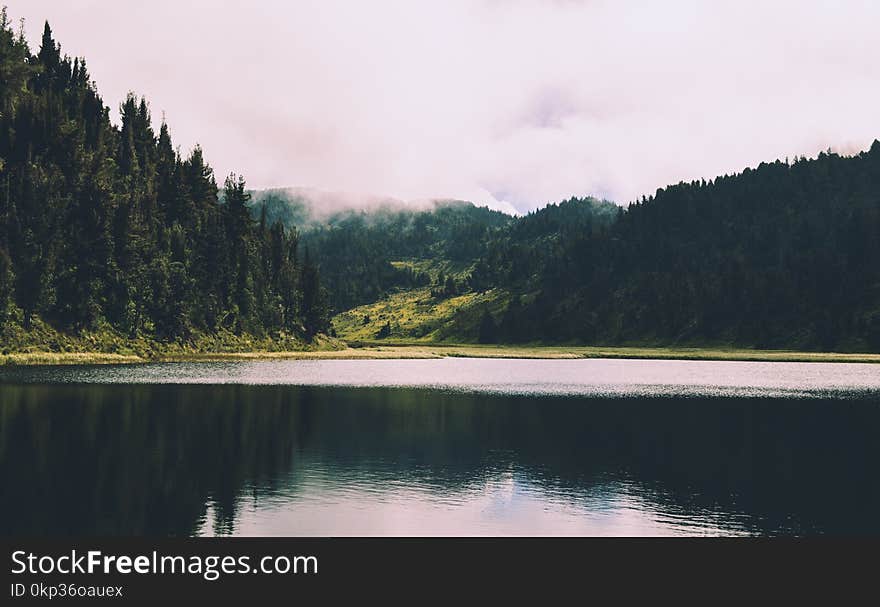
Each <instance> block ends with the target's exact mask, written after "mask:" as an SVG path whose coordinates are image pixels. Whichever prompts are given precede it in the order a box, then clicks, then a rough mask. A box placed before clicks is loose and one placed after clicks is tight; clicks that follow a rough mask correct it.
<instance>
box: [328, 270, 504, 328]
mask: <svg viewBox="0 0 880 607" xmlns="http://www.w3.org/2000/svg"><path fill="white" fill-rule="evenodd" d="M392 265H394V266H396V267H398V268H410V269H412V270H414V271H417V272H420V273H423V274H427V275H428V276H430V277H431V280H432V282H435V281H437V278H438V277H439V276H440V275H441V274H442V275H443V276H452V277H453V278H454V279H455V280H456V281H459V282H464V281H465V280H466V279H467V277H468V275H469V274H470V270H471V266H470V265H468V264H454V263H452V262H449V261H435V260H429V259H407V260H401V261H394V262H392ZM432 288H434V289H436V288H437V287H436V286H435V287H421V288H417V289H402V290H398V291H395V292H392V293H389V294H388V295H386V296H385V297H384V298H383V299H381V300H379V301H376V302H373V303H370V304H365V305H362V306H358V307H357V308H354V309H351V310H347V311H345V312H342V313H341V314H337V315H336V317H334V318H333V328H334V330H335V331H336V335H337V336H338V337H339V338H340V339H342V340H344V341H346V342H349V343H352V342H354V343H358V342H370V341H375V340H376V339H377V335H378V334H379V331H380V330H381V329H382V327H383V326H384V325H385V324H386V323H388V324H390V325H391V335H390V336H389V337H387V338H385V339H383V340H382V341H383V343H401V342H406V343H412V342H417V343H437V342H455V343H462V342H464V341H466V340H464V339H462V336H463V335H476V334H477V331H476V329H475V328H476V327H477V326H478V325H479V322H480V320H481V318H482V316H483V311H484V310H486V309H488V310H489V311H490V312H492V313H493V314H495V315H496V316H500V315H501V313H502V311H503V310H504V308H505V307H506V306H507V301H508V298H509V295H508V294H507V293H506V292H504V291H502V290H498V289H493V290H491V291H487V292H485V293H464V294H461V295H457V296H454V297H433V296H432V295H431V290H432Z"/></svg>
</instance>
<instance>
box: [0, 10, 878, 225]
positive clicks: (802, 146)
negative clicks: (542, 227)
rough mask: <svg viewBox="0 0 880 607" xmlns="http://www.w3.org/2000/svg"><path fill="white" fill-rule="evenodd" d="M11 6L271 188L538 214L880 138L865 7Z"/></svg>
mask: <svg viewBox="0 0 880 607" xmlns="http://www.w3.org/2000/svg"><path fill="white" fill-rule="evenodd" d="M7 3H8V5H9V12H10V17H12V18H13V19H17V18H19V17H24V18H25V19H26V21H27V33H28V37H29V40H30V41H31V44H32V48H33V49H34V50H36V49H37V48H38V46H39V37H40V34H41V33H42V23H43V20H45V19H48V20H49V21H50V23H51V25H52V27H53V29H54V32H55V35H56V39H58V40H60V41H61V43H62V45H63V46H62V50H63V51H64V52H66V53H67V54H70V55H72V56H85V57H86V58H87V60H88V66H89V69H90V72H91V74H92V77H93V78H94V79H95V81H96V82H97V84H98V88H99V90H100V91H101V93H102V94H103V96H104V100H105V102H106V103H107V104H108V105H110V107H111V108H115V107H117V105H118V103H119V102H121V101H122V100H123V99H124V97H125V95H126V93H127V92H128V91H129V90H133V91H135V92H136V93H138V94H143V95H145V96H146V97H147V99H148V100H149V101H150V103H151V108H152V111H153V116H154V120H155V121H156V122H157V123H158V122H159V120H160V119H161V117H162V115H163V114H164V115H165V116H166V117H167V120H168V124H169V127H170V129H171V134H172V136H173V137H174V140H175V143H176V144H179V145H180V146H181V147H182V149H183V150H184V152H185V151H186V150H188V149H190V148H191V147H192V146H193V145H194V144H195V143H197V142H198V143H200V144H201V145H202V147H203V148H204V150H205V154H206V157H207V158H208V159H209V161H210V162H211V164H212V166H213V167H214V169H215V171H216V173H217V175H218V178H219V180H220V181H222V177H223V176H224V175H225V174H226V173H228V172H231V171H235V172H238V173H242V174H243V175H244V176H245V177H246V178H247V180H248V186H249V187H250V188H255V189H261V188H280V187H293V186H295V187H299V188H308V189H314V190H323V191H329V192H339V191H344V192H352V193H355V194H354V196H356V197H359V198H358V199H363V200H371V199H376V198H379V199H385V198H392V199H399V200H417V199H423V200H424V199H436V198H449V199H465V200H471V201H473V202H475V203H477V204H485V205H488V206H490V207H492V208H496V209H499V210H505V211H508V212H525V211H528V210H531V209H534V208H537V207H540V206H543V205H544V204H546V203H548V202H553V201H558V200H562V199H565V198H568V197H570V196H596V197H598V198H608V199H612V200H615V201H617V202H619V203H626V202H628V201H631V200H633V199H636V198H639V197H641V196H642V195H644V194H651V193H653V192H654V191H655V190H656V188H658V187H663V186H665V185H667V184H670V183H676V182H678V181H681V180H691V179H700V178H706V179H709V178H712V177H714V176H716V175H719V174H724V173H731V172H734V171H739V170H741V169H743V168H744V167H746V166H755V165H756V164H758V163H759V162H760V161H763V160H768V161H770V160H774V159H777V158H784V157H787V156H788V157H793V156H800V155H807V156H811V155H814V154H816V153H817V152H819V151H821V150H824V149H826V148H829V147H830V148H832V149H835V150H840V151H843V152H850V153H851V152H854V151H858V150H862V149H866V148H867V147H868V146H869V145H870V143H871V141H873V140H874V139H875V138H877V137H880V112H877V108H878V107H880V62H877V60H876V50H875V45H876V31H875V29H876V24H877V23H878V22H880V19H878V18H880V5H878V4H877V3H875V2H869V1H850V2H844V3H831V2H794V1H791V2H788V1H780V2H773V3H772V4H771V3H765V2H757V1H754V2H749V1H745V2H743V1H738V2H716V3H711V5H710V3H704V2H697V1H689V0H677V1H671V2H666V3H662V4H661V3H654V2H610V1H608V2H606V1H601V0H599V1H588V0H584V1H576V0H570V1H563V0H556V1H553V0H544V1H539V0H513V1H510V2H500V1H496V0H484V1H468V2H466V1H463V0H450V1H448V2H442V3H441V2H410V1H394V0H377V1H376V2H370V3H353V2H342V1H335V0H324V1H321V2H305V1H297V2H280V1H278V2H274V1H261V2H215V1H211V2H208V1H205V0H196V1H191V2H190V1H188V2H179V1H177V2H170V1H167V0H159V1H154V2H149V3H120V2H111V1H109V0H80V1H78V2H69V3H58V2H52V1H49V0H26V1H25V0H7ZM108 15H110V16H112V17H108Z"/></svg>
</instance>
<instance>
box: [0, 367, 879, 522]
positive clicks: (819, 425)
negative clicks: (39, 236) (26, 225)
mask: <svg viewBox="0 0 880 607" xmlns="http://www.w3.org/2000/svg"><path fill="white" fill-rule="evenodd" d="M0 481H2V482H0V534H2V535H16V534H22V535H53V534H80V535H88V534H98V535H145V534H146V535H215V534H223V535H226V534H231V535H778V534H798V535H813V534H869V535H878V534H880V520H878V515H877V513H878V512H880V366H875V365H867V364H865V365H861V364H821V363H808V364H798V363H746V362H683V361H639V360H619V361H612V360H556V361H547V360H528V361H526V360H485V359H480V360H478V359H443V360H411V361H391V360H385V361H283V362H252V363H248V362H244V363H242V362H230V363H191V364H190V363H168V364H155V365H130V366H129V365H119V366H88V367H38V368H18V369H16V368H10V369H3V370H0Z"/></svg>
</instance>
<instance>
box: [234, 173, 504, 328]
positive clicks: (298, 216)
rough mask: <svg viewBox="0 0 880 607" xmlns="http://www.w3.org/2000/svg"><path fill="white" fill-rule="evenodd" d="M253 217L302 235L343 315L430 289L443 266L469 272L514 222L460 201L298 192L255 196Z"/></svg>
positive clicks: (286, 191)
mask: <svg viewBox="0 0 880 607" xmlns="http://www.w3.org/2000/svg"><path fill="white" fill-rule="evenodd" d="M251 213H252V215H253V217H254V218H260V217H263V216H265V217H266V220H267V221H270V222H271V221H275V220H280V221H282V222H283V223H284V224H285V225H286V226H288V227H289V228H295V229H297V230H298V232H299V234H300V238H301V245H302V247H303V249H304V250H305V251H307V252H308V254H309V256H310V259H314V260H315V262H316V264H317V266H318V268H319V269H320V272H321V278H322V283H323V284H324V285H325V286H326V287H327V291H328V297H329V300H330V303H331V306H332V307H333V309H334V310H336V311H337V312H341V311H344V310H347V309H349V308H352V307H354V306H357V305H361V304H365V303H370V302H373V301H376V300H378V299H380V298H381V297H383V296H384V295H386V294H387V293H389V291H391V290H394V289H401V288H412V287H417V286H425V285H427V284H429V283H430V282H431V280H432V279H434V280H436V278H437V276H438V275H439V273H440V272H442V271H443V270H444V268H445V271H446V273H449V272H450V271H453V269H454V272H463V271H466V270H468V268H469V267H470V266H471V265H472V264H473V263H474V262H475V261H476V260H477V259H478V258H479V257H480V256H481V255H482V254H483V253H484V251H485V246H486V244H487V243H488V241H489V239H490V237H491V235H492V234H493V233H494V232H495V231H497V230H499V229H501V228H502V227H504V226H506V225H508V224H509V223H510V222H511V221H513V217H511V216H510V215H506V214H504V213H501V212H499V211H492V210H489V209H487V208H485V207H477V206H475V205H473V204H471V203H469V202H464V201H460V200H432V201H422V202H418V203H405V202H402V201H399V200H395V199H391V198H384V199H383V198H369V199H365V198H360V199H358V198H354V197H352V196H348V197H346V198H340V197H338V196H336V195H332V194H329V193H322V192H316V191H314V190H311V191H308V190H302V189H293V188H288V189H278V190H263V191H258V192H254V193H253V195H252V200H251Z"/></svg>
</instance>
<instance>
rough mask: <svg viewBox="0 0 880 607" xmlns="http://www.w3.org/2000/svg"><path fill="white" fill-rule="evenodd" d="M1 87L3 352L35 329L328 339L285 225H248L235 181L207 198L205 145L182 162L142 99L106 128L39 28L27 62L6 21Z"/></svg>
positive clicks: (241, 189) (312, 273) (245, 197)
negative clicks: (36, 46) (38, 37)
mask: <svg viewBox="0 0 880 607" xmlns="http://www.w3.org/2000/svg"><path fill="white" fill-rule="evenodd" d="M0 82H2V84H0V323H2V331H3V334H4V339H5V341H6V343H9V342H10V340H13V337H12V335H13V334H15V335H17V337H16V338H15V339H18V340H19V341H20V340H22V339H25V341H26V338H22V335H25V336H26V335H27V334H28V332H29V331H31V330H32V328H33V327H34V326H35V325H39V327H40V329H41V331H44V332H45V330H47V327H49V328H51V329H54V330H59V331H62V332H66V333H79V332H83V331H86V332H87V331H96V330H102V331H110V332H113V333H116V334H118V335H121V336H123V337H125V338H132V339H133V338H148V339H156V340H186V339H189V338H190V337H192V336H194V335H202V334H210V333H215V332H217V331H228V332H232V333H234V334H236V335H252V336H256V337H271V336H272V335H275V336H276V337H277V336H279V335H281V334H285V335H287V336H305V337H310V336H312V335H315V334H316V333H319V332H321V331H324V330H325V329H326V328H327V322H328V317H327V308H326V305H325V298H324V293H323V289H322V287H321V286H320V284H319V282H318V276H317V270H316V268H315V266H314V265H311V264H310V263H308V261H307V260H305V259H303V258H302V256H301V255H299V253H298V244H299V243H298V240H299V236H298V234H297V232H296V230H295V229H292V228H289V227H285V226H284V225H282V224H281V223H276V224H269V223H268V222H266V221H263V222H260V221H258V220H256V221H255V220H254V219H253V218H252V217H251V215H250V213H249V208H248V207H249V194H248V192H247V191H246V189H245V183H244V180H243V179H242V178H240V177H236V176H230V177H229V178H227V179H226V181H225V186H224V195H223V196H221V197H218V186H217V183H216V181H215V177H214V174H213V171H212V169H211V167H210V166H209V165H208V163H207V161H206V160H205V158H204V157H203V154H202V151H201V149H200V148H198V147H196V148H195V149H194V150H193V151H192V152H191V153H189V154H187V155H185V156H181V154H180V153H179V151H176V150H175V148H174V146H173V144H172V141H171V137H170V135H169V128H168V125H166V124H165V123H164V121H163V122H162V124H161V125H160V126H159V130H158V133H157V132H156V131H155V127H154V125H153V123H152V120H151V115H150V110H149V106H148V104H147V102H146V101H145V100H144V99H143V98H141V99H139V98H137V97H135V96H134V95H129V97H128V98H127V99H126V100H125V101H124V102H123V103H122V106H121V112H120V114H121V121H120V122H121V124H120V125H119V126H118V127H117V126H115V125H113V124H112V123H111V120H110V117H109V116H110V113H109V109H108V108H107V107H106V106H105V104H104V102H103V100H102V99H101V97H100V95H99V94H98V91H97V88H96V86H95V84H94V83H93V82H92V80H91V77H90V75H89V72H88V70H87V67H86V62H85V60H84V59H79V58H74V59H71V58H70V57H68V56H66V55H63V54H62V52H61V49H60V47H59V45H58V44H57V43H56V42H55V40H54V39H53V37H52V31H51V29H50V28H49V25H48V24H46V27H45V31H44V33H43V37H42V43H41V46H40V49H39V51H38V52H37V53H36V54H33V53H32V52H31V50H30V49H29V48H28V45H27V43H26V41H25V38H24V35H23V32H14V31H13V29H12V28H11V27H10V23H9V22H8V19H7V17H6V12H5V10H4V11H3V13H2V23H0ZM133 84H136V83H133ZM218 198H222V202H221V201H220V200H219V199H218ZM22 331H23V332H24V333H22ZM18 345H21V344H18ZM24 345H26V344H24Z"/></svg>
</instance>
